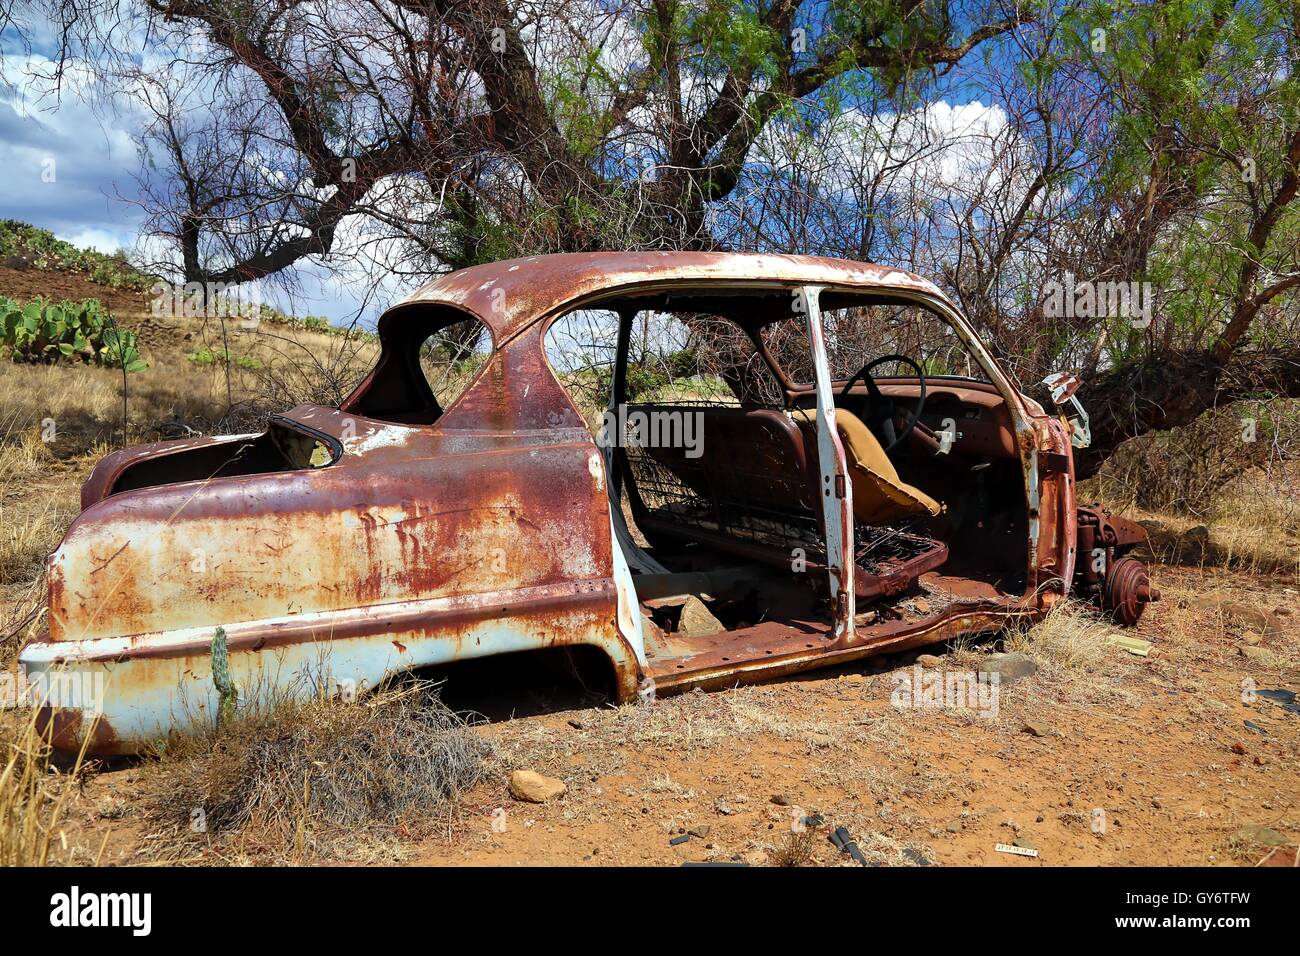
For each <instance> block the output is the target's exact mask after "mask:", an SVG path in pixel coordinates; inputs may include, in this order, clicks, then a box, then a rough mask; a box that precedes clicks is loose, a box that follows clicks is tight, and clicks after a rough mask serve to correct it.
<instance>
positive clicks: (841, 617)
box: [794, 285, 857, 644]
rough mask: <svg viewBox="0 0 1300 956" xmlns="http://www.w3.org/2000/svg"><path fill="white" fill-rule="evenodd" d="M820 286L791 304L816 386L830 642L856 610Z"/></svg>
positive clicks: (849, 498) (844, 634) (844, 635)
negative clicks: (801, 317) (802, 323)
mask: <svg viewBox="0 0 1300 956" xmlns="http://www.w3.org/2000/svg"><path fill="white" fill-rule="evenodd" d="M822 288H823V287H822V286H813V285H808V286H802V287H800V288H799V289H797V290H795V293H794V294H795V302H794V307H795V310H796V311H802V312H803V313H804V314H805V317H806V319H807V322H808V345H809V349H810V350H811V352H812V360H813V376H814V384H815V385H816V389H817V468H818V471H819V473H820V475H821V482H820V485H819V487H820V489H821V503H822V519H823V521H822V525H823V528H824V529H825V533H826V572H827V575H828V576H829V578H830V581H829V584H830V597H831V608H832V613H833V615H834V624H833V626H832V629H831V633H832V636H833V638H834V640H835V641H836V643H838V644H848V643H850V642H851V641H852V640H853V618H854V615H855V614H856V613H857V608H856V602H855V594H854V590H853V572H854V560H853V486H852V483H851V482H850V481H849V469H848V459H847V456H846V455H845V453H844V444H843V442H841V441H840V433H839V430H838V429H837V428H836V427H835V394H834V391H833V390H832V387H831V371H830V363H829V361H828V360H827V358H826V336H825V332H824V330H823V329H822V313H821V306H820V305H819V303H818V296H819V295H820V293H821V290H822Z"/></svg>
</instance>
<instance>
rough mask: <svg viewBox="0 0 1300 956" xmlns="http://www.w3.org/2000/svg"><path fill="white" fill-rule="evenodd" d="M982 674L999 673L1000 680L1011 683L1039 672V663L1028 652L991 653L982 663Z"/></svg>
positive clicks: (980, 670)
mask: <svg viewBox="0 0 1300 956" xmlns="http://www.w3.org/2000/svg"><path fill="white" fill-rule="evenodd" d="M979 672H980V673H981V674H997V675H998V676H999V678H1000V682H1001V683H1004V684H1009V683H1011V682H1012V681H1017V680H1020V679H1021V678H1023V677H1030V676H1032V675H1033V674H1036V673H1038V665H1037V664H1036V663H1034V659H1033V658H1032V657H1030V656H1029V655H1028V654H1022V653H1021V652H1019V651H1011V652H1009V653H1005V654H990V655H988V656H987V657H986V658H984V661H983V662H982V663H981V664H980V669H979Z"/></svg>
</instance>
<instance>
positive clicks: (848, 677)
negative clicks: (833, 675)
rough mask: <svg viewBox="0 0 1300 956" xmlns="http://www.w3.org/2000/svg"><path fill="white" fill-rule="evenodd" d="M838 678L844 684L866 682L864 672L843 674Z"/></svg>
mask: <svg viewBox="0 0 1300 956" xmlns="http://www.w3.org/2000/svg"><path fill="white" fill-rule="evenodd" d="M840 680H841V681H842V682H844V683H845V684H854V685H857V684H865V683H866V682H867V677H866V675H865V674H844V675H842V676H841V677H840Z"/></svg>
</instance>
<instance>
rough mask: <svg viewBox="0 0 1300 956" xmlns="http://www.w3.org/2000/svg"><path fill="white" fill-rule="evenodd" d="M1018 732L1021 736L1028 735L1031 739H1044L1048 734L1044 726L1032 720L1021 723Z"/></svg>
mask: <svg viewBox="0 0 1300 956" xmlns="http://www.w3.org/2000/svg"><path fill="white" fill-rule="evenodd" d="M1020 732H1021V733H1022V734H1029V736H1031V737H1046V736H1047V735H1048V733H1049V731H1048V729H1047V728H1046V727H1045V726H1043V725H1042V724H1040V723H1036V722H1034V721H1032V720H1026V721H1025V722H1024V723H1022V724H1021V725H1020Z"/></svg>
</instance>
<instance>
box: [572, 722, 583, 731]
mask: <svg viewBox="0 0 1300 956" xmlns="http://www.w3.org/2000/svg"><path fill="white" fill-rule="evenodd" d="M569 726H570V727H572V728H573V729H574V730H582V729H583V726H582V721H580V720H570V721H569Z"/></svg>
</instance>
